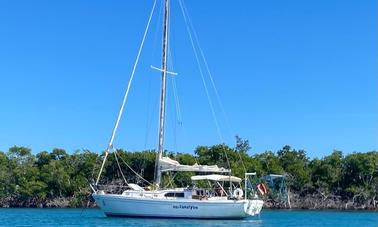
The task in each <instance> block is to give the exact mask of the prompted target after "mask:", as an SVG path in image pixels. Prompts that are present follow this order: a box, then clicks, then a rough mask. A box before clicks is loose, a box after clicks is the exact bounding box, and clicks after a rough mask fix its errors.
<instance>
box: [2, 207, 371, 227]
mask: <svg viewBox="0 0 378 227" xmlns="http://www.w3.org/2000/svg"><path fill="white" fill-rule="evenodd" d="M0 226H197V227H199V226H337V227H343V226H374V227H378V212H362V211H353V212H352V211H349V212H348V211H343V212H340V211H287V210H279V211H276V210H263V212H262V213H261V215H260V216H258V217H253V218H248V219H244V220H186V219H148V218H108V217H105V216H104V215H103V213H102V212H101V211H100V210H99V209H85V210H82V209H5V208H4V209H0Z"/></svg>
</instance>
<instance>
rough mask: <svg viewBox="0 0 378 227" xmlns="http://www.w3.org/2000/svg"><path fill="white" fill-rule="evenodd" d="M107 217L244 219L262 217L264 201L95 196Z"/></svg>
mask: <svg viewBox="0 0 378 227" xmlns="http://www.w3.org/2000/svg"><path fill="white" fill-rule="evenodd" d="M93 197H94V199H95V200H96V203H97V205H98V206H100V208H101V210H102V211H103V212H104V213H105V214H106V215H107V216H129V217H130V216H131V217H159V218H198V219H242V218H245V217H248V216H253V215H257V214H259V213H260V211H261V208H262V205H263V201H262V200H226V199H224V200H195V199H184V198H182V199H166V198H146V197H128V196H125V195H116V194H103V195H100V194H96V193H94V194H93Z"/></svg>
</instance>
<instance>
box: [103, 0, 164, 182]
mask: <svg viewBox="0 0 378 227" xmlns="http://www.w3.org/2000/svg"><path fill="white" fill-rule="evenodd" d="M156 2H157V0H154V4H153V6H152V9H151V13H150V16H149V18H148V22H147V26H146V29H145V31H144V34H143V39H142V42H141V44H140V47H139V50H138V54H137V57H136V59H135V63H134V66H133V70H132V72H131V76H130V79H129V82H128V84H127V89H126V92H125V96H124V97H123V100H122V105H121V108H120V110H119V113H118V117H117V120H116V123H115V125H114V128H113V131H112V135H111V137H110V140H109V144H108V148H107V149H106V152H105V157H104V161H103V162H102V165H101V169H100V172H99V174H98V177H97V180H96V185H97V184H98V182H99V180H100V176H101V173H102V170H103V168H104V165H105V161H106V158H107V157H108V154H109V151H110V150H111V149H112V148H113V141H114V138H115V134H116V132H117V129H118V125H119V122H120V120H121V117H122V114H123V109H124V107H125V104H126V100H127V97H128V95H129V91H130V87H131V84H132V81H133V78H134V75H135V71H136V68H137V65H138V63H139V57H140V55H141V53H142V49H143V46H144V41H145V40H146V37H147V33H148V30H149V27H150V24H151V20H152V17H153V15H154V11H155V6H156Z"/></svg>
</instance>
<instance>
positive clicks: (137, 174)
mask: <svg viewBox="0 0 378 227" xmlns="http://www.w3.org/2000/svg"><path fill="white" fill-rule="evenodd" d="M114 152H115V153H116V152H117V151H114ZM119 158H120V159H121V161H122V162H123V164H125V165H126V166H127V168H129V169H130V170H131V171H132V172H133V173H134V174H135V175H136V176H137V177H139V178H140V179H141V180H143V181H144V182H146V183H147V184H149V185H152V183H151V182H149V181H148V180H146V179H145V178H144V177H142V176H141V175H140V174H139V173H137V172H136V171H135V170H134V169H133V168H132V167H131V166H130V165H129V164H127V162H126V161H125V160H124V159H123V158H122V156H119Z"/></svg>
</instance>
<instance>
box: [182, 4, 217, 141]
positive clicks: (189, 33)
mask: <svg viewBox="0 0 378 227" xmlns="http://www.w3.org/2000/svg"><path fill="white" fill-rule="evenodd" d="M179 3H180V8H181V12H182V14H183V17H184V21H185V25H186V30H187V32H188V35H189V39H190V43H191V45H192V48H193V51H194V56H195V58H196V62H197V65H198V69H199V72H200V75H201V79H202V84H203V86H204V88H205V92H206V96H207V101H208V103H209V106H210V109H211V113H212V116H213V120H214V123H215V126H216V129H217V133H218V137H219V139H220V141H221V142H222V143H223V142H224V140H223V136H222V133H221V130H220V127H219V123H218V120H217V118H216V115H215V109H214V105H213V102H212V101H211V98H210V93H209V89H208V87H207V84H206V80H205V77H204V73H203V70H202V67H201V63H200V60H199V56H198V53H197V49H196V47H195V44H194V40H193V36H192V32H191V30H190V27H189V25H188V18H187V16H186V13H185V11H184V8H183V5H182V2H181V0H179Z"/></svg>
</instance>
